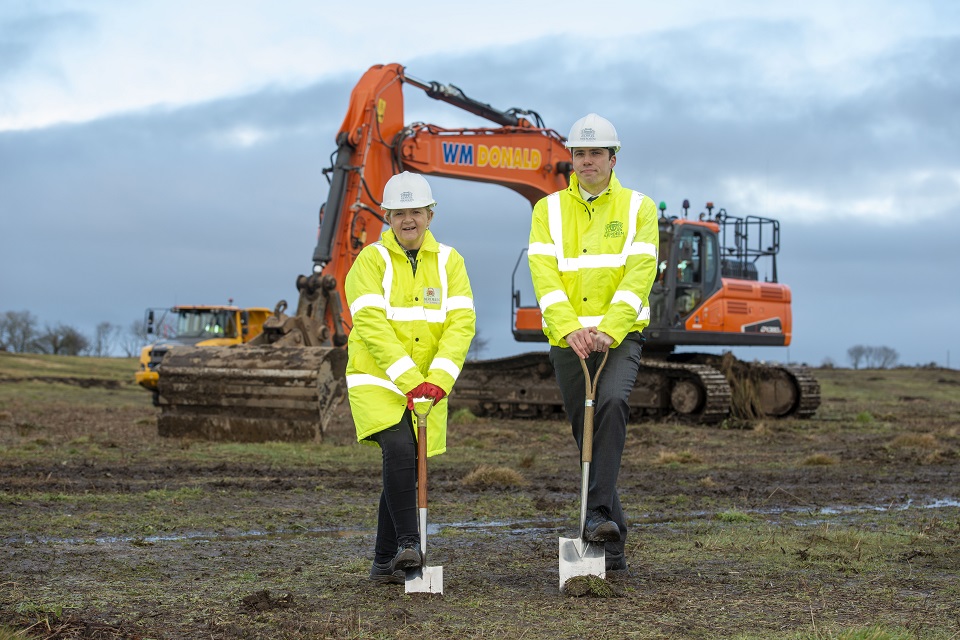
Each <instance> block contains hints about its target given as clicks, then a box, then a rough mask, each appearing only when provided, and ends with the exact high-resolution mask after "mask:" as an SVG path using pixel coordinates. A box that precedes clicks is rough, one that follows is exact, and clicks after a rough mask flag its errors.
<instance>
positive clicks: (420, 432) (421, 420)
mask: <svg viewBox="0 0 960 640" xmlns="http://www.w3.org/2000/svg"><path fill="white" fill-rule="evenodd" d="M431 410H433V403H432V402H431V403H430V406H429V407H427V410H426V411H424V412H423V413H420V412H419V411H417V408H416V405H414V408H413V412H414V413H415V414H416V415H417V508H419V509H426V508H427V416H428V415H430V411H431Z"/></svg>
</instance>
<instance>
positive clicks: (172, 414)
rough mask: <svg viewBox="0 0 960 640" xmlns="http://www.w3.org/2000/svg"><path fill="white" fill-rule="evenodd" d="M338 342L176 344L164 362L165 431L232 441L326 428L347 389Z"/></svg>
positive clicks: (309, 435)
mask: <svg viewBox="0 0 960 640" xmlns="http://www.w3.org/2000/svg"><path fill="white" fill-rule="evenodd" d="M346 364H347V352H346V350H345V349H337V348H332V347H302V346H296V347H274V346H257V347H251V346H249V345H234V346H229V347H174V348H172V349H171V350H170V351H169V352H168V353H167V354H166V356H164V359H163V362H162V363H161V364H160V367H159V371H160V381H159V405H160V418H159V421H158V431H159V433H160V435H161V436H172V437H196V438H204V439H208V440H229V441H234V442H264V441H267V440H285V441H309V440H315V439H319V438H321V437H322V436H323V432H324V430H325V427H326V424H327V422H328V421H329V418H330V414H331V411H332V409H333V408H334V407H335V406H336V405H337V404H338V403H339V402H340V401H341V400H342V399H343V398H344V397H345V395H346V380H345V375H344V374H345V371H346Z"/></svg>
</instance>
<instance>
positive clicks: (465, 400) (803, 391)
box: [159, 64, 819, 441]
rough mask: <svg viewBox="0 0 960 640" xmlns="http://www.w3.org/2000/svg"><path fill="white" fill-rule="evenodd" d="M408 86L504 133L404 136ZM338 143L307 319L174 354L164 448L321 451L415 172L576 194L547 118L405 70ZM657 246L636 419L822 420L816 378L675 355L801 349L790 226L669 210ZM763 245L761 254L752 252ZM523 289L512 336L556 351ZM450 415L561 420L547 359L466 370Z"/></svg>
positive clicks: (373, 84) (381, 70)
mask: <svg viewBox="0 0 960 640" xmlns="http://www.w3.org/2000/svg"><path fill="white" fill-rule="evenodd" d="M404 85H409V86H412V87H416V88H418V89H421V90H423V91H424V92H425V93H426V95H427V96H429V97H431V98H434V99H436V100H440V101H442V102H445V103H448V104H451V105H453V106H455V107H458V108H460V109H463V110H465V111H467V112H469V113H472V114H474V115H477V116H480V117H482V118H484V119H486V120H488V121H490V122H492V123H494V124H495V125H496V126H494V127H484V128H460V129H448V128H442V127H439V126H436V125H432V124H424V123H413V124H405V122H404V109H403V86H404ZM336 143H337V150H336V152H335V154H334V156H333V161H332V166H331V167H330V168H328V169H325V170H324V174H325V175H326V176H327V178H328V180H329V182H330V190H329V194H328V197H327V201H326V203H325V204H324V205H323V206H322V207H321V209H320V227H319V233H318V239H317V245H316V248H315V250H314V253H313V265H314V266H313V270H312V273H310V274H309V275H301V276H299V277H298V278H297V281H296V285H297V290H298V292H299V299H298V302H297V308H296V310H295V311H294V312H293V313H292V314H289V315H288V314H287V313H286V311H287V303H286V302H285V301H283V300H281V301H280V302H279V303H278V304H277V306H276V308H275V310H274V313H273V314H272V315H271V316H270V317H269V318H267V319H266V321H264V323H263V331H262V333H261V334H260V335H259V336H257V338H255V339H254V340H252V341H250V342H248V343H247V344H244V345H235V346H231V347H204V348H202V349H201V348H190V347H175V348H173V349H171V350H170V351H169V352H168V353H167V354H166V356H165V357H164V359H163V361H162V362H161V364H160V371H161V375H160V383H159V404H160V407H161V415H160V418H159V431H160V433H161V435H170V436H182V435H191V436H196V437H206V438H210V439H227V440H241V441H263V440H306V439H314V438H317V437H319V436H320V435H322V432H323V430H324V428H325V425H326V423H327V420H328V419H329V417H330V415H331V412H332V409H333V408H334V406H335V405H336V404H337V403H339V402H340V401H341V400H342V398H343V397H344V395H345V382H344V371H345V367H346V347H345V345H346V343H347V334H348V332H349V330H350V327H351V318H350V312H349V308H348V305H347V304H346V300H345V299H344V293H343V283H344V280H345V278H346V274H347V272H348V271H349V269H350V267H351V265H353V262H354V260H355V259H356V257H357V254H358V253H359V252H360V250H361V249H363V247H365V246H366V245H367V244H369V243H371V242H374V241H376V240H378V239H379V237H380V233H381V231H382V229H383V227H384V224H385V221H384V218H383V215H382V213H381V209H380V202H379V200H378V197H379V195H380V194H382V193H383V187H384V185H385V184H386V182H387V180H388V179H389V178H390V177H391V176H393V175H394V174H396V173H399V172H401V171H404V170H406V171H413V172H419V173H422V174H426V175H433V176H443V177H452V178H459V179H463V180H473V181H480V182H489V183H495V184H499V185H503V186H505V187H508V188H510V189H513V190H514V191H516V192H517V193H519V194H521V195H522V196H524V197H525V198H526V199H527V200H529V201H530V203H531V206H532V205H533V204H534V203H536V202H537V200H539V199H540V198H542V197H543V196H545V195H547V194H549V193H552V192H554V191H557V190H559V189H564V188H566V186H567V185H568V179H569V175H570V172H571V171H572V166H571V163H570V154H569V151H568V150H567V149H566V148H565V147H564V138H563V137H562V136H561V135H560V134H559V133H557V132H556V131H554V130H553V129H549V128H547V127H545V126H544V124H543V122H542V120H541V118H540V116H539V115H538V114H537V113H536V112H533V111H527V110H521V109H516V108H514V109H509V110H507V111H500V110H497V109H495V108H493V107H491V106H490V105H488V104H485V103H482V102H480V101H477V100H474V99H472V98H469V97H467V96H466V95H465V94H464V92H463V91H462V90H460V89H459V88H457V87H456V86H453V85H442V84H439V83H436V82H424V81H420V80H417V79H416V78H413V77H411V76H410V75H408V74H407V73H406V71H405V69H404V67H402V66H401V65H398V64H389V65H376V66H374V67H371V68H370V69H369V70H368V71H367V72H366V73H365V74H364V75H363V77H362V78H361V79H360V81H359V82H358V83H357V85H356V86H355V87H354V89H353V91H352V93H351V97H350V104H349V108H348V110H347V114H346V117H345V118H344V121H343V124H342V125H341V127H340V130H339V132H338V133H337V137H336ZM685 211H686V209H685ZM728 234H729V235H730V236H731V238H732V241H731V242H730V243H729V244H728V243H726V242H725V238H726V236H727V235H728ZM771 234H772V236H773V237H770V236H771ZM660 236H661V246H660V258H661V260H662V263H661V265H660V269H661V270H660V279H659V280H658V282H657V284H656V285H655V286H654V290H653V292H652V293H651V306H652V312H653V317H654V320H653V321H652V322H651V324H650V327H649V328H648V329H647V331H646V332H645V335H646V337H647V343H646V345H645V347H644V361H643V366H642V368H641V372H640V375H639V376H638V379H637V384H636V387H635V390H634V393H633V395H632V396H631V399H630V403H631V407H632V411H633V413H634V415H635V416H636V417H642V416H670V415H675V416H679V417H682V418H687V419H690V420H693V421H699V422H704V423H712V422H718V421H721V420H723V419H724V418H726V417H727V416H729V415H731V412H733V414H735V415H743V416H747V417H750V416H753V415H768V416H776V417H785V416H799V417H805V416H809V415H811V414H812V413H813V412H814V411H815V410H816V408H817V406H819V387H818V386H817V385H816V382H815V381H814V380H813V379H812V378H811V377H810V376H809V374H807V373H806V372H805V371H803V370H800V369H795V368H787V367H771V366H760V365H748V364H746V363H742V362H740V361H736V360H735V359H733V358H732V357H729V354H726V355H725V356H724V357H719V356H709V355H704V354H678V353H674V347H676V346H679V345H712V346H748V345H764V346H774V345H777V346H782V345H788V344H789V343H790V337H791V316H790V290H789V288H788V287H787V286H786V285H783V284H779V283H778V282H777V281H776V267H775V259H776V253H777V251H778V250H779V224H778V223H777V222H776V221H774V220H769V219H765V218H745V219H741V218H736V217H734V216H729V215H727V214H726V212H725V211H723V210H720V211H719V212H718V213H717V215H715V216H714V215H713V214H712V210H711V211H710V213H708V214H704V215H701V219H699V220H693V219H689V218H688V216H687V215H684V217H683V218H677V217H668V216H666V213H665V206H664V205H662V204H661V217H660ZM751 237H753V238H756V239H757V241H758V242H760V243H761V244H763V245H764V246H763V247H760V245H759V244H758V245H757V246H758V247H760V248H753V247H752V246H751V245H750V244H749V238H751ZM522 242H523V240H522V239H518V243H522ZM764 243H765V244H764ZM522 257H523V256H522V254H521V258H522ZM761 259H772V260H773V265H774V266H773V273H772V277H771V278H770V279H769V281H768V282H760V281H759V280H758V269H757V264H758V262H759V261H760V260H761ZM518 264H520V262H519V261H518ZM516 274H517V271H516V270H515V272H514V280H515V283H514V289H515V291H514V294H513V301H514V309H513V317H514V336H515V338H516V339H517V340H518V341H529V340H543V339H544V338H543V334H542V331H541V329H540V327H541V324H540V316H539V309H538V308H537V307H536V305H535V304H533V305H529V306H524V305H523V304H522V301H521V295H520V293H519V290H518V289H517V286H516ZM738 396H743V399H742V400H738ZM450 402H451V406H452V407H453V408H456V407H459V406H463V407H468V408H470V409H471V410H472V411H473V412H474V413H476V414H479V415H489V416H501V417H552V416H555V415H559V414H562V412H563V408H562V400H561V398H560V395H559V390H558V388H557V385H556V382H555V380H554V377H553V370H552V367H551V365H550V363H549V360H548V359H547V356H546V353H545V352H543V351H539V352H531V353H526V354H520V355H517V356H511V357H508V358H500V359H495V360H482V361H468V362H467V363H466V364H465V366H464V368H463V371H462V372H461V374H460V377H459V379H458V382H457V386H456V388H455V389H454V392H453V394H451V398H450Z"/></svg>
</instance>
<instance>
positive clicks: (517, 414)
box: [450, 352, 730, 424]
mask: <svg viewBox="0 0 960 640" xmlns="http://www.w3.org/2000/svg"><path fill="white" fill-rule="evenodd" d="M629 403H630V414H631V419H634V420H640V419H657V418H666V417H674V418H680V419H684V420H689V421H693V422H699V423H704V424H713V423H717V422H720V421H721V420H723V419H724V418H725V417H726V416H727V415H728V413H729V411H730V386H729V384H728V383H727V380H726V378H724V376H723V375H722V374H721V373H719V372H718V371H716V370H715V369H713V368H712V367H709V366H706V365H698V364H681V363H670V362H664V361H657V360H651V361H647V360H644V361H643V362H642V363H641V366H640V370H639V372H638V373H637V381H636V384H635V385H634V390H633V393H631V395H630V399H629ZM450 404H451V408H453V409H458V408H468V409H470V411H471V412H473V413H474V414H475V415H478V416H488V417H495V418H543V419H552V418H562V417H563V416H564V409H563V398H562V397H561V395H560V389H559V387H558V386H557V381H556V377H555V375H554V371H553V365H551V364H550V359H549V356H548V355H547V353H546V352H533V353H524V354H520V355H517V356H511V357H508V358H499V359H494V360H476V361H469V362H467V363H465V364H464V366H463V370H462V371H461V372H460V377H459V378H458V379H457V386H456V387H455V389H454V392H453V394H451V396H450Z"/></svg>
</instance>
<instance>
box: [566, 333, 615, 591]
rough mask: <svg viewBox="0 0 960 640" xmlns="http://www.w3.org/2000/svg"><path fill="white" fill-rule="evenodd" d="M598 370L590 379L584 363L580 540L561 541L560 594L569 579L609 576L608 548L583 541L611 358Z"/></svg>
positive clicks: (605, 356)
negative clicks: (598, 404) (602, 383)
mask: <svg viewBox="0 0 960 640" xmlns="http://www.w3.org/2000/svg"><path fill="white" fill-rule="evenodd" d="M609 354H610V352H609V351H608V352H606V353H604V354H603V360H601V361H600V366H599V367H597V373H596V375H594V377H593V380H592V381H591V380H590V372H589V371H588V370H587V361H586V360H584V359H581V360H580V366H581V367H583V382H584V386H585V387H586V394H587V395H586V401H585V402H584V406H583V446H581V447H580V467H581V472H580V530H579V532H578V535H577V537H576V538H560V591H563V587H564V585H565V584H567V580H569V579H570V578H574V577H576V576H597V577H599V578H605V577H606V576H607V566H606V553H605V552H604V545H602V544H592V543H590V542H587V541H586V540H584V539H583V536H584V528H585V527H586V524H587V486H588V485H589V483H590V462H591V461H592V460H593V401H594V399H595V398H596V395H597V381H598V380H599V379H600V372H601V371H603V366H604V365H605V364H607V356H608V355H609Z"/></svg>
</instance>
